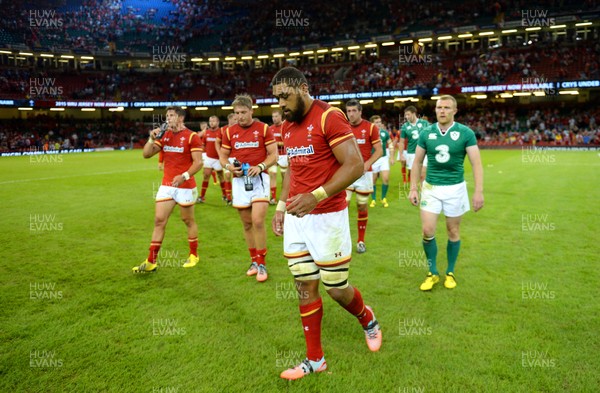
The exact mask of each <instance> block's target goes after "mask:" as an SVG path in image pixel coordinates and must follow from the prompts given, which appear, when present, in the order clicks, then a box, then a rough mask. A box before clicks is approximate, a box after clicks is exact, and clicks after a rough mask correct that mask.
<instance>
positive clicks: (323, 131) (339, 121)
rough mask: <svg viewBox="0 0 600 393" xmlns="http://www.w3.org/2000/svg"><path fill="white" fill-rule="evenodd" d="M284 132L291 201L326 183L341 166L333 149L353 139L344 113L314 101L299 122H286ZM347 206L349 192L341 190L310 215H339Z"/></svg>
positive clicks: (320, 203) (282, 130) (321, 203)
mask: <svg viewBox="0 0 600 393" xmlns="http://www.w3.org/2000/svg"><path fill="white" fill-rule="evenodd" d="M281 132H282V134H283V143H284V146H285V151H286V153H287V156H288V162H289V167H288V168H289V171H290V190H289V194H288V197H289V198H291V197H293V196H294V195H297V194H303V193H308V192H312V191H313V190H315V189H317V188H319V187H320V186H322V185H323V184H325V183H327V182H328V181H329V179H331V178H332V177H333V175H334V174H335V172H336V171H337V170H338V169H339V168H340V167H341V165H340V163H339V162H338V161H337V159H336V158H335V155H334V154H333V148H334V147H335V146H337V145H338V144H340V143H342V142H344V141H346V140H348V139H351V138H354V135H353V134H352V130H351V129H350V123H348V119H347V118H346V115H345V114H344V112H342V111H341V110H340V109H338V108H336V107H333V106H331V105H329V104H327V103H326V102H323V101H319V100H314V101H313V102H312V104H311V107H310V109H309V110H308V113H307V114H306V116H304V119H302V121H301V122H300V123H292V122H289V121H287V120H286V121H284V122H283V126H282V129H281ZM346 206H347V204H346V192H345V190H342V191H341V192H339V193H337V194H335V195H330V196H329V197H328V198H326V199H324V200H322V201H321V202H319V204H318V205H317V206H316V207H315V209H314V210H313V211H312V212H310V214H321V213H330V212H336V211H340V210H343V209H345V208H346Z"/></svg>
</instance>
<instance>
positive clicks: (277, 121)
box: [269, 109, 288, 205]
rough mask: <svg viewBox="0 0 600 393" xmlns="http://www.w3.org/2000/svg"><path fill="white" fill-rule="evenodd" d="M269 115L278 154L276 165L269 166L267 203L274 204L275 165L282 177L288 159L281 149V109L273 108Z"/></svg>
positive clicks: (275, 189)
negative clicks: (269, 198) (271, 120)
mask: <svg viewBox="0 0 600 393" xmlns="http://www.w3.org/2000/svg"><path fill="white" fill-rule="evenodd" d="M271 117H272V119H273V124H272V125H271V126H270V127H269V128H270V129H271V132H272V133H273V137H274V138H275V142H277V153H278V154H279V158H278V159H277V165H273V166H272V167H270V168H269V178H270V179H271V180H270V181H271V200H270V201H269V203H270V204H271V205H274V204H276V203H277V202H276V198H277V167H279V170H280V172H281V178H282V179H283V177H284V176H285V171H287V167H288V159H287V155H286V154H285V151H284V150H283V136H282V135H281V124H282V122H283V120H282V118H281V110H279V109H275V110H274V111H273V114H272V115H271Z"/></svg>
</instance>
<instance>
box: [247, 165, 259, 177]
mask: <svg viewBox="0 0 600 393" xmlns="http://www.w3.org/2000/svg"><path fill="white" fill-rule="evenodd" d="M260 172H262V171H261V170H260V168H259V167H257V166H251V167H250V168H249V169H248V176H258V175H259V174H260Z"/></svg>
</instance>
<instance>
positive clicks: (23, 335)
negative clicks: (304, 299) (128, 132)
mask: <svg viewBox="0 0 600 393" xmlns="http://www.w3.org/2000/svg"><path fill="white" fill-rule="evenodd" d="M482 157H483V163H484V170H485V192H484V196H485V200H486V204H485V207H484V209H483V210H482V211H480V212H478V213H476V214H475V213H473V212H469V213H468V214H466V215H465V217H464V219H463V224H462V234H461V237H462V248H461V251H460V255H459V260H458V263H457V268H456V277H457V282H458V287H457V288H456V289H455V290H452V291H450V290H447V289H445V288H444V287H443V285H442V284H441V283H440V284H439V285H437V286H436V287H435V288H434V289H433V291H432V292H430V293H422V292H420V291H419V289H418V286H419V284H420V283H421V282H422V280H423V278H424V276H425V273H426V268H425V267H424V255H423V252H422V247H421V234H420V223H419V217H418V210H417V209H416V208H414V207H412V206H410V204H409V203H408V201H407V200H406V199H405V196H406V192H405V191H404V190H403V189H402V187H401V186H398V183H399V181H400V180H401V178H400V168H399V166H398V165H396V166H394V167H393V168H392V179H391V182H390V184H391V185H390V193H389V195H388V200H389V202H390V207H389V208H387V209H384V208H383V207H381V205H378V206H377V207H375V208H372V209H370V210H369V223H368V229H367V239H366V240H367V247H368V251H367V253H365V254H362V255H358V254H354V259H353V261H352V269H351V271H350V272H351V273H350V281H351V283H352V284H353V285H355V286H356V287H358V288H359V289H360V290H361V291H362V293H363V297H364V299H365V300H366V302H367V304H370V305H372V306H373V309H374V311H375V313H376V315H377V318H378V319H379V320H380V323H381V326H382V329H383V334H384V341H383V346H382V349H381V351H380V352H378V353H370V352H369V351H368V349H367V347H366V344H365V343H364V334H363V332H362V329H361V328H360V326H359V324H358V323H357V321H356V320H355V319H354V318H353V317H351V316H350V315H349V314H348V313H347V312H346V311H344V310H343V309H342V308H340V307H339V306H337V305H336V304H335V303H334V302H333V301H332V300H331V299H329V298H328V297H327V296H326V295H325V296H324V309H325V314H324V318H323V346H324V350H325V354H326V358H327V363H328V365H329V370H328V371H327V372H324V373H322V374H319V375H313V376H309V377H307V378H304V379H302V380H299V381H295V382H287V381H284V380H281V379H280V378H279V373H280V372H281V371H282V370H283V369H285V368H288V367H290V366H293V365H295V364H297V363H298V362H299V361H300V360H301V359H303V358H304V338H303V334H302V330H301V325H300V320H299V315H298V308H297V301H296V299H295V295H294V291H295V289H294V286H293V284H292V280H291V276H290V274H289V272H288V269H287V265H286V262H285V260H284V259H283V257H282V241H281V239H280V238H276V237H275V236H274V235H273V234H272V233H270V231H269V237H268V248H269V253H268V255H267V263H268V266H269V275H270V276H269V280H268V281H267V282H266V283H264V284H259V283H257V282H256V281H255V280H254V279H252V278H247V277H246V276H245V271H246V269H247V267H248V264H249V259H248V256H247V251H246V247H245V244H244V241H243V235H242V228H241V223H240V220H239V218H238V215H237V213H236V212H235V210H234V209H232V208H228V207H226V206H224V205H223V203H222V202H221V201H220V191H219V188H218V187H217V186H213V185H212V184H211V186H210V188H209V190H208V194H207V203H206V204H204V205H197V207H196V218H197V222H198V226H199V230H200V246H199V252H200V264H199V265H198V266H196V267H195V268H193V269H183V268H181V267H180V266H181V264H182V263H183V262H184V261H185V259H186V257H187V252H188V250H187V240H186V232H185V227H184V225H183V223H182V222H181V221H180V220H179V214H178V212H177V211H175V213H174V215H173V216H172V217H171V221H170V222H169V224H168V228H167V234H166V237H165V241H164V242H163V248H162V250H161V254H160V261H161V262H160V266H161V268H160V271H159V272H158V273H155V274H147V275H133V274H132V273H131V267H132V266H134V265H136V264H139V263H140V262H141V261H143V260H144V259H145V257H146V255H147V249H148V246H149V241H150V235H151V232H152V227H153V211H154V202H153V194H154V193H155V192H156V190H157V188H158V185H159V184H160V176H161V173H159V172H158V171H157V170H156V160H155V159H150V160H144V159H143V158H142V157H141V152H140V151H133V152H131V151H127V152H109V153H93V154H73V155H68V154H66V155H59V156H55V157H49V156H42V157H39V156H38V157H5V158H0V173H2V175H1V177H0V198H1V200H2V207H1V208H0V209H1V211H2V215H1V217H2V219H1V221H0V244H1V245H2V246H1V248H0V256H1V260H2V264H0V300H1V301H2V307H1V308H0V321H1V323H0V391H3V392H7V391H11V392H241V391H245V392H279V391H288V392H349V391H352V392H500V391H502V392H559V391H565V392H595V391H597V389H598V386H600V374H598V369H600V356H598V353H597V349H598V347H600V339H599V338H598V331H600V314H599V313H598V307H599V303H600V302H599V301H598V297H597V294H598V288H600V275H599V274H598V272H597V271H596V270H595V269H596V268H597V262H598V261H599V258H598V254H599V246H598V244H599V243H598V240H597V232H596V230H595V228H596V227H597V225H598V222H599V218H598V217H599V216H600V208H599V207H598V206H599V205H598V200H600V190H599V188H598V184H600V182H599V180H600V156H599V154H598V153H597V152H569V151H567V152H559V151H543V152H531V151H482ZM540 157H541V158H540ZM466 168H467V171H468V172H467V177H466V178H467V181H469V183H470V184H469V186H470V187H469V188H470V190H471V192H472V185H473V184H472V175H471V173H470V167H469V166H468V165H466ZM378 191H379V193H380V190H378ZM273 211H274V207H271V208H270V212H269V216H268V219H267V221H268V223H269V226H270V220H271V218H272V214H273ZM350 222H351V226H352V233H353V239H354V240H355V239H356V225H355V223H356V208H355V202H354V200H352V204H351V208H350ZM437 239H438V247H439V249H440V252H439V257H438V266H439V268H440V270H441V271H442V272H443V271H445V267H446V261H445V259H446V252H445V244H446V239H447V238H446V234H445V225H444V221H443V219H442V220H441V221H440V223H439V225H438V234H437ZM323 294H324V292H323Z"/></svg>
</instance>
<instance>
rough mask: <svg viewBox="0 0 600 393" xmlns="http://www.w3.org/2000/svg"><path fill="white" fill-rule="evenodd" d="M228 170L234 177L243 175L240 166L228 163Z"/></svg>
mask: <svg viewBox="0 0 600 393" xmlns="http://www.w3.org/2000/svg"><path fill="white" fill-rule="evenodd" d="M229 172H231V174H232V175H233V176H234V177H242V176H243V175H244V171H242V167H241V166H233V165H230V166H229Z"/></svg>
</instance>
